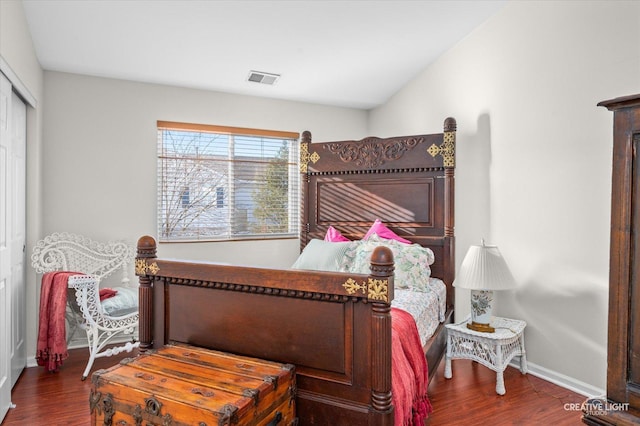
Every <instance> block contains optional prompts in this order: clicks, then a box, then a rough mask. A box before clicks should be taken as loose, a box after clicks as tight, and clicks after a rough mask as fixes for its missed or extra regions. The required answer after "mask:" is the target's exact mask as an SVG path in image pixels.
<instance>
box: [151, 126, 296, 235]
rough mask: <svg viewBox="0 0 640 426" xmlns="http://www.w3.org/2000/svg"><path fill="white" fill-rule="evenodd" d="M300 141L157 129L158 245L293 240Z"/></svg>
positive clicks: (214, 130)
mask: <svg viewBox="0 0 640 426" xmlns="http://www.w3.org/2000/svg"><path fill="white" fill-rule="evenodd" d="M297 139H298V134H297V133H292V132H279V131H270V130H258V129H241V128H232V127H222V126H208V125H200V124H187V123H173V122H167V121H158V236H159V240H160V241H203V240H204V241H211V240H231V239H242V238H281V237H288V236H294V237H297V236H298V222H299V215H298V208H299V187H300V186H299V179H300V175H299V169H298V143H297V142H298V141H297Z"/></svg>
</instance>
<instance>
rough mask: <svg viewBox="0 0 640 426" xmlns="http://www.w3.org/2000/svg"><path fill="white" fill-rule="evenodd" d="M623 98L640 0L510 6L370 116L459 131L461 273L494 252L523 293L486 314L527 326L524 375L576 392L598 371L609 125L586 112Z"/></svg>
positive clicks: (639, 59) (602, 366)
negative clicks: (474, 248)
mask: <svg viewBox="0 0 640 426" xmlns="http://www.w3.org/2000/svg"><path fill="white" fill-rule="evenodd" d="M632 93H640V2H637V1H634V2H623V1H615V2H610V1H579V2H578V1H554V2H546V1H536V2H531V1H514V2H508V3H507V5H506V6H505V7H504V9H503V10H502V11H500V12H499V13H498V14H497V15H495V16H494V17H492V18H491V19H490V20H489V21H488V22H486V23H485V24H484V25H483V26H482V27H481V28H479V29H478V30H476V31H475V32H474V33H473V34H471V35H470V36H468V37H467V38H466V39H464V40H463V41H462V42H460V43H459V44H458V45H457V46H456V47H455V48H453V49H451V50H450V51H449V52H447V53H446V54H445V55H444V56H443V57H442V58H440V59H439V60H438V61H437V62H436V63H435V64H433V65H432V66H430V67H429V68H428V69H426V70H425V71H424V72H423V73H422V74H421V75H420V76H418V77H417V78H416V79H414V80H413V81H412V82H411V83H410V84H409V85H407V86H406V87H405V88H404V89H403V90H401V91H400V92H399V93H397V94H396V95H395V96H394V97H393V98H392V99H391V100H390V101H389V102H388V103H387V104H386V105H384V106H382V107H380V108H378V109H376V110H374V111H372V112H371V114H370V118H369V120H370V130H371V131H372V133H375V134H382V135H390V134H394V133H397V132H409V131H419V130H422V129H423V128H424V127H425V126H426V128H428V129H432V128H434V127H436V126H439V125H440V123H441V121H442V120H443V119H444V117H446V116H449V115H451V116H454V117H455V118H456V119H457V121H458V145H457V168H456V191H457V193H456V235H457V250H456V256H457V262H458V265H459V264H460V262H461V261H462V259H463V257H464V255H465V253H466V250H467V248H468V246H469V245H470V244H478V243H479V241H480V239H481V238H483V237H484V238H485V239H486V240H487V241H488V242H490V243H494V244H497V245H498V246H499V248H500V250H501V252H502V253H503V255H504V257H505V258H506V260H507V262H508V263H509V265H510V267H511V269H512V271H513V274H514V275H515V278H516V279H517V281H518V282H519V284H520V286H519V288H518V289H517V290H515V291H510V292H505V293H501V294H500V295H499V300H498V307H497V311H496V313H497V314H499V315H503V316H508V317H513V318H521V319H524V320H526V321H527V323H528V326H527V329H526V331H525V335H526V345H527V358H528V360H529V361H530V362H531V363H532V365H533V370H534V373H535V372H537V373H540V374H542V375H545V376H547V377H549V378H552V379H555V380H558V381H560V382H565V383H566V382H572V381H574V380H575V381H576V383H574V385H575V386H576V387H577V388H578V389H579V390H581V391H583V392H593V393H597V392H598V390H601V391H602V390H604V389H605V387H606V367H607V365H606V342H607V310H608V307H607V300H608V299H607V298H608V260H609V252H608V250H609V220H610V195H611V150H612V127H611V126H612V114H611V113H610V112H608V111H607V110H606V109H604V108H601V107H596V104H597V103H598V102H599V101H601V100H604V99H610V98H613V97H617V96H622V95H628V94H632ZM456 297H457V302H458V303H457V307H458V314H459V315H458V318H459V319H461V316H462V315H461V314H464V315H466V314H467V313H468V312H469V302H468V298H469V294H468V292H467V291H464V290H458V291H457V295H456ZM565 376H566V377H565Z"/></svg>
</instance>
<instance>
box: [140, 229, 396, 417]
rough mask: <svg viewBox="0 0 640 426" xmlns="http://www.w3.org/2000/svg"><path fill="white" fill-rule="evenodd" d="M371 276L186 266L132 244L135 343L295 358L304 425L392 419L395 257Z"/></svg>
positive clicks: (376, 257)
mask: <svg viewBox="0 0 640 426" xmlns="http://www.w3.org/2000/svg"><path fill="white" fill-rule="evenodd" d="M371 267H372V274H371V275H369V276H367V275H358V274H344V273H331V272H312V271H296V270H278V269H263V268H246V267H238V266H229V265H217V264H213V263H188V262H182V261H174V260H164V259H159V258H157V257H156V243H155V241H154V240H153V238H151V237H142V238H141V239H140V240H139V242H138V257H137V259H136V274H137V275H138V276H139V279H140V339H141V345H140V348H141V350H142V351H143V352H144V351H146V350H148V349H151V348H158V347H161V346H162V345H164V344H167V343H172V342H181V343H188V344H191V345H196V346H201V347H205V348H210V349H217V350H222V351H226V352H232V353H236V354H240V355H247V356H254V357H258V358H263V359H268V360H274V361H278V362H283V363H292V364H295V366H296V373H297V384H298V392H297V395H298V397H297V408H298V414H299V417H300V421H301V424H304V425H313V424H322V425H327V424H368V425H391V424H393V405H392V402H391V315H390V309H391V308H390V305H389V304H390V302H391V300H392V299H393V256H392V254H391V252H390V250H388V249H387V248H384V247H380V248H378V249H376V250H375V251H374V254H373V256H372V260H371Z"/></svg>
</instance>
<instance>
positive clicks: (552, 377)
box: [509, 356, 606, 398]
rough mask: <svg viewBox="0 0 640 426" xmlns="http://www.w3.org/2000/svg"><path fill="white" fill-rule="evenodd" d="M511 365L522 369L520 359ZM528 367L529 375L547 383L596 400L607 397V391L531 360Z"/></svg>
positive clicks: (515, 359)
mask: <svg viewBox="0 0 640 426" xmlns="http://www.w3.org/2000/svg"><path fill="white" fill-rule="evenodd" d="M509 365H510V366H511V367H514V368H517V369H520V357H519V356H516V357H514V358H513V359H512V360H511V362H510V363H509ZM527 367H528V373H527V374H531V375H532V376H536V377H539V378H541V379H542V380H546V381H547V382H551V383H553V384H554V385H558V386H561V387H563V388H565V389H568V390H570V391H572V392H575V393H578V394H580V395H584V396H585V397H587V398H596V397H602V396H603V395H606V391H605V390H604V389H600V388H597V387H595V386H592V385H590V384H588V383H585V382H581V381H580V380H577V379H574V378H573V377H569V376H565V375H564V374H561V373H558V372H556V371H553V370H549V369H548V368H544V367H541V366H539V365H537V364H534V363H532V362H529V360H527Z"/></svg>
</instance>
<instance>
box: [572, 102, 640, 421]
mask: <svg viewBox="0 0 640 426" xmlns="http://www.w3.org/2000/svg"><path fill="white" fill-rule="evenodd" d="M598 106H603V107H606V108H608V109H609V110H610V111H613V113H614V115H613V174H612V187H611V246H610V260H609V262H610V267H609V329H608V333H609V334H608V344H607V398H606V400H590V401H587V402H586V403H585V405H584V407H583V412H584V416H583V421H584V422H585V423H587V424H591V425H627V424H636V425H637V424H640V158H639V152H638V151H639V150H640V95H633V96H625V97H622V98H616V99H612V100H608V101H603V102H600V103H599V104H598Z"/></svg>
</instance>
